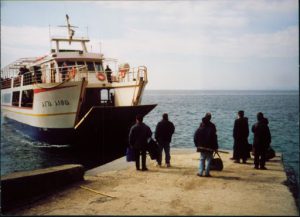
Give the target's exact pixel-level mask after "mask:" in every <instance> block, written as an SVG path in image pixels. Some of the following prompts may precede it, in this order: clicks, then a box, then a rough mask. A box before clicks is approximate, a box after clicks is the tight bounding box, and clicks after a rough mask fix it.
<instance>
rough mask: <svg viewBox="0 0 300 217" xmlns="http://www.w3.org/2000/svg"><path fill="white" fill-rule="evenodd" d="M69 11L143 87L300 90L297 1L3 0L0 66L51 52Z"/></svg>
mask: <svg viewBox="0 0 300 217" xmlns="http://www.w3.org/2000/svg"><path fill="white" fill-rule="evenodd" d="M65 14H68V15H69V17H70V22H71V24H72V25H75V26H78V27H80V28H81V29H83V30H84V31H86V30H87V29H88V30H87V32H88V33H87V34H88V36H89V38H90V40H91V43H90V45H89V46H88V48H89V49H91V50H92V51H93V52H99V51H100V50H101V52H102V53H104V55H105V56H106V57H109V58H116V59H118V60H119V63H124V62H128V63H129V64H130V66H132V67H134V66H139V65H144V66H146V67H147V69H148V80H149V83H148V84H147V87H146V89H160V90H164V89H169V90H170V89H174V90H192V89H196V90H299V5H298V1H297V0H266V1H264V0H249V1H248V0H243V1H239V0H209V1H206V0H193V1H187V0H185V1H179V0H178V1H34V2H33V1H1V68H3V67H4V66H5V65H7V64H9V63H11V62H13V61H15V60H17V59H18V58H23V57H38V56H43V55H45V54H47V53H49V49H50V43H49V25H50V26H51V27H55V26H57V25H65V24H66V21H65ZM75 31H76V32H75V36H76V34H79V33H78V31H79V30H77V29H75ZM84 31H83V32H84Z"/></svg>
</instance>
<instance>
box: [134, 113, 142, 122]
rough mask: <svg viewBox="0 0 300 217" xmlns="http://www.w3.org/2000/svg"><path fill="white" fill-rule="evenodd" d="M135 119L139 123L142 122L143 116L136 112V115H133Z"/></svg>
mask: <svg viewBox="0 0 300 217" xmlns="http://www.w3.org/2000/svg"><path fill="white" fill-rule="evenodd" d="M135 119H136V121H137V122H139V123H142V122H143V116H142V115H140V114H137V115H136V117H135Z"/></svg>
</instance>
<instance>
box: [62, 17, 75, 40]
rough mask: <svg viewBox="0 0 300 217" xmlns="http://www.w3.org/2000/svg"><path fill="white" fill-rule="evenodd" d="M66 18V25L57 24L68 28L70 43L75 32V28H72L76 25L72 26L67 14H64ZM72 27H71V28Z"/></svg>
mask: <svg viewBox="0 0 300 217" xmlns="http://www.w3.org/2000/svg"><path fill="white" fill-rule="evenodd" d="M66 19H67V26H59V27H67V28H68V35H69V44H71V41H72V38H73V36H74V34H75V30H74V29H72V28H78V27H77V26H72V25H71V24H70V22H69V16H68V14H66ZM71 27H72V28H71Z"/></svg>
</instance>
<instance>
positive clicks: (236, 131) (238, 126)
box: [233, 111, 249, 163]
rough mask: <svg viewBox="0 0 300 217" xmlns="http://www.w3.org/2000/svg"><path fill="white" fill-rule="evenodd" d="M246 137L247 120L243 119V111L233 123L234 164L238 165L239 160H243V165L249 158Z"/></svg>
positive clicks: (247, 132)
mask: <svg viewBox="0 0 300 217" xmlns="http://www.w3.org/2000/svg"><path fill="white" fill-rule="evenodd" d="M248 136H249V125H248V118H246V117H244V111H239V112H238V118H237V119H236V120H235V121H234V127H233V138H234V145H233V159H234V160H235V161H234V162H235V163H240V159H242V160H243V163H246V162H247V158H248V157H249V148H248V146H249V144H248Z"/></svg>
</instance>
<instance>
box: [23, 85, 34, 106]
mask: <svg viewBox="0 0 300 217" xmlns="http://www.w3.org/2000/svg"><path fill="white" fill-rule="evenodd" d="M28 91H30V92H31V93H30V95H31V97H29V99H30V101H28V102H26V103H25V104H24V96H25V93H24V92H28ZM26 95H27V94H26ZM21 96H22V97H21V107H22V108H32V107H33V98H34V91H33V89H27V90H22V95H21ZM28 105H29V106H28Z"/></svg>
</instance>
